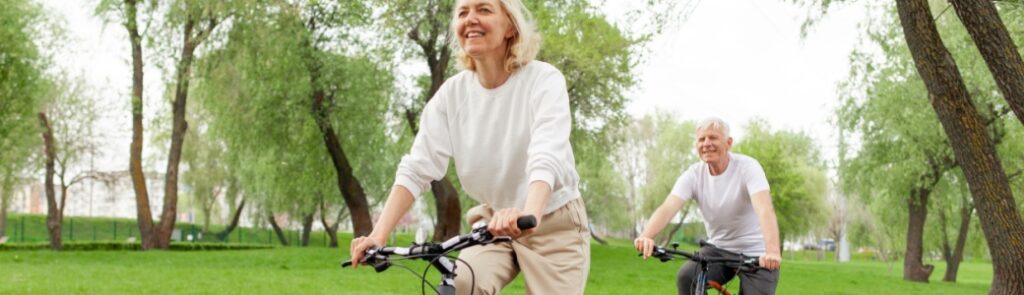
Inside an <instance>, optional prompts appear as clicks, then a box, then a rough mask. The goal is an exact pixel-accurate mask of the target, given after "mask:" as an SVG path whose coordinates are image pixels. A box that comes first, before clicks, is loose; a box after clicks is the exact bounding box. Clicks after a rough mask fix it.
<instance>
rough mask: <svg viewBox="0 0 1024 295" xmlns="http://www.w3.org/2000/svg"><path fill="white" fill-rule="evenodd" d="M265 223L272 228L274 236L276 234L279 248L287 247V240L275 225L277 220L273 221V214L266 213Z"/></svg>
mask: <svg viewBox="0 0 1024 295" xmlns="http://www.w3.org/2000/svg"><path fill="white" fill-rule="evenodd" d="M267 222H270V227H273V228H274V234H277V241H279V242H281V246H288V238H287V236H285V234H284V231H283V230H281V227H280V226H278V225H277V220H274V213H272V212H267Z"/></svg>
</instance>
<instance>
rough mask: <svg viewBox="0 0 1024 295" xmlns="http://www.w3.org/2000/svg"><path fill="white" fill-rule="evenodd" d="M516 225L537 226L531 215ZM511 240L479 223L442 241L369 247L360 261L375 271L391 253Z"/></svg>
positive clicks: (429, 253) (427, 252)
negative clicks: (370, 265) (465, 231)
mask: <svg viewBox="0 0 1024 295" xmlns="http://www.w3.org/2000/svg"><path fill="white" fill-rule="evenodd" d="M516 226H517V227H519V229H520V230H527V229H531V228H534V227H537V218H536V217H535V216H533V215H526V216H520V217H519V218H518V219H516ZM503 241H511V239H510V238H509V237H504V236H498V237H495V236H494V235H493V234H491V232H490V231H488V230H487V226H486V225H481V226H478V227H476V228H473V230H472V231H471V232H470V233H468V234H465V235H461V236H457V237H454V238H451V239H449V240H447V241H445V242H443V243H440V244H435V243H426V244H413V246H412V247H409V248H402V247H385V248H371V249H366V252H365V255H364V256H363V260H362V262H360V263H366V264H372V265H373V268H374V269H376V270H377V272H382V271H384V270H386V269H387V268H388V266H390V263H389V262H388V261H387V256H389V255H391V254H399V255H401V256H408V257H416V258H427V257H433V256H437V255H445V254H447V253H449V252H452V251H457V250H462V249H465V248H467V247H470V246H474V245H480V244H492V243H496V242H503ZM349 266H352V261H351V260H343V261H342V263H341V267H349Z"/></svg>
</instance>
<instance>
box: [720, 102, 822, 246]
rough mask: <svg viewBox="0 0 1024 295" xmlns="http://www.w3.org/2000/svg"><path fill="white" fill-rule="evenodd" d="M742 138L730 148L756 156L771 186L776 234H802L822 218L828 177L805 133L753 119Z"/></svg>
mask: <svg viewBox="0 0 1024 295" xmlns="http://www.w3.org/2000/svg"><path fill="white" fill-rule="evenodd" d="M746 130H747V135H746V137H744V139H743V141H741V142H739V143H736V144H735V146H734V147H733V150H734V151H735V152H737V153H741V154H744V155H748V156H751V157H753V158H754V159H757V161H758V162H760V163H761V167H763V168H764V172H765V175H766V176H767V177H768V183H769V185H770V186H771V196H772V205H773V206H774V207H775V215H776V217H777V218H778V223H779V234H780V235H782V236H801V235H804V234H806V233H808V232H809V231H811V230H813V229H816V226H820V225H821V224H822V223H823V221H825V216H823V212H824V211H825V210H824V208H825V205H824V204H825V197H826V193H827V181H826V178H825V165H824V164H825V163H824V161H823V160H822V158H821V152H820V151H819V148H818V146H817V145H815V144H814V141H813V140H812V139H811V137H810V136H808V135H807V134H805V133H802V132H792V131H773V130H772V129H771V127H770V126H768V123H767V122H764V121H762V120H753V121H751V122H750V123H749V124H748V125H747V127H746Z"/></svg>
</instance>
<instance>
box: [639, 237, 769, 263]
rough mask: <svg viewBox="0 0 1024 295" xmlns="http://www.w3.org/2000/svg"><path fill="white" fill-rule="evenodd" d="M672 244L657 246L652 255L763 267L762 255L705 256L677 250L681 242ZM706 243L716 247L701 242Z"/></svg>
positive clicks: (666, 259) (668, 258) (667, 258)
mask: <svg viewBox="0 0 1024 295" xmlns="http://www.w3.org/2000/svg"><path fill="white" fill-rule="evenodd" d="M672 245H673V248H672V249H669V248H665V247H660V246H655V247H654V250H653V251H652V253H651V256H654V257H657V258H658V259H659V260H661V262H667V261H669V260H672V259H675V258H677V256H683V257H686V258H687V259H689V260H692V261H695V262H697V263H702V264H706V263H723V264H730V265H735V266H736V267H750V268H760V267H761V265H760V257H758V256H747V255H743V254H737V255H738V257H739V258H731V257H707V256H704V255H700V253H698V252H693V253H691V252H684V251H679V250H676V249H675V247H678V245H679V244H675V243H673V244H672ZM705 245H710V246H712V247H714V245H711V244H706V243H704V242H702V243H701V246H705ZM640 255H643V253H641V254H640Z"/></svg>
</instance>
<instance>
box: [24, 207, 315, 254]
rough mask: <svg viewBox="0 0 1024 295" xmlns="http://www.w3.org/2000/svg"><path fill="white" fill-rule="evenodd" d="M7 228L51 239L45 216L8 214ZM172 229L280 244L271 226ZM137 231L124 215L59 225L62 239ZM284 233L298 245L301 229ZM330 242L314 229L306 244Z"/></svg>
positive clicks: (119, 237) (198, 236)
mask: <svg viewBox="0 0 1024 295" xmlns="http://www.w3.org/2000/svg"><path fill="white" fill-rule="evenodd" d="M6 227H7V230H6V233H7V237H8V241H7V242H8V243H38V242H48V241H49V240H50V233H49V231H48V230H47V228H46V216H45V215H37V214H12V215H9V216H7V226H6ZM175 229H176V231H177V232H178V234H176V235H175V237H172V238H175V240H177V241H181V242H189V241H192V242H199V241H201V242H223V243H246V244H275V245H280V244H281V243H280V242H279V241H278V239H277V235H276V234H274V230H273V229H271V228H246V227H236V228H235V229H234V230H233V231H232V232H231V234H230V235H229V236H228V237H226V238H225V239H224V240H223V241H222V240H220V239H218V238H217V237H216V235H217V233H219V232H220V231H222V230H223V229H224V226H222V225H217V226H213V225H211V226H210V231H209V232H207V233H203V231H202V227H201V226H199V225H196V224H192V223H180V222H179V223H177V224H175ZM282 230H284V229H282ZM138 232H139V227H138V223H137V222H136V221H135V220H132V219H126V218H105V217H71V216H65V217H64V221H63V223H62V226H61V237H62V239H63V241H124V240H128V239H135V240H136V241H137V240H139V237H138ZM284 233H285V238H286V239H287V241H288V246H298V245H299V242H300V240H299V239H300V237H301V236H300V231H298V230H291V229H289V230H284ZM329 243H330V238H329V237H328V236H327V234H326V233H325V232H323V231H313V232H312V233H310V237H309V246H324V247H326V246H328V245H329Z"/></svg>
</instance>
